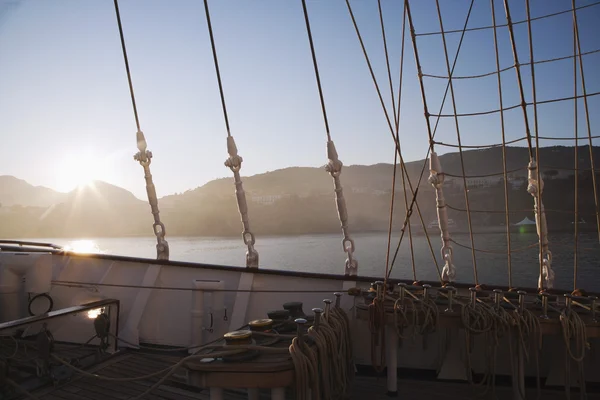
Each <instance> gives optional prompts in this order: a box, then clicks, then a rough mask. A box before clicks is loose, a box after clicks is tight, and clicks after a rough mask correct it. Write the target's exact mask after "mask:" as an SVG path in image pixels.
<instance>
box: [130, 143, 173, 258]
mask: <svg viewBox="0 0 600 400" xmlns="http://www.w3.org/2000/svg"><path fill="white" fill-rule="evenodd" d="M136 138H137V147H138V150H139V151H138V152H137V153H136V154H135V155H134V156H133V159H134V160H135V161H137V162H139V163H140V165H141V166H142V167H143V168H144V179H146V193H147V194H148V203H150V209H151V211H152V215H153V216H154V224H153V225H152V229H153V230H154V235H156V242H157V243H156V258H157V259H159V260H168V259H169V243H168V242H167V241H166V239H165V235H166V230H165V225H164V224H163V223H162V222H161V220H160V211H159V210H158V197H157V196H156V187H155V186H154V181H153V179H152V174H151V173H150V163H151V162H152V152H151V151H150V150H147V148H148V145H147V144H146V138H145V137H144V133H143V132H142V131H137V133H136Z"/></svg>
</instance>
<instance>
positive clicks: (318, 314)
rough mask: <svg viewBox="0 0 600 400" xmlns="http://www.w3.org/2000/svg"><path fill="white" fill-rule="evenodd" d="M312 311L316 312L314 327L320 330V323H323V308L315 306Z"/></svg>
mask: <svg viewBox="0 0 600 400" xmlns="http://www.w3.org/2000/svg"><path fill="white" fill-rule="evenodd" d="M312 312H313V313H315V323H314V325H313V327H314V328H315V331H317V332H318V331H319V325H320V323H321V313H322V312H323V309H322V308H313V309H312Z"/></svg>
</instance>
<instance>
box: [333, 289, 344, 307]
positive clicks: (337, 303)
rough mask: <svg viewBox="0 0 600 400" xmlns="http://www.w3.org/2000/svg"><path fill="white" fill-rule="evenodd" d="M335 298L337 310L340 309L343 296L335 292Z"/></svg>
mask: <svg viewBox="0 0 600 400" xmlns="http://www.w3.org/2000/svg"><path fill="white" fill-rule="evenodd" d="M334 296H335V308H340V298H341V297H342V294H341V293H340V292H335V293H334Z"/></svg>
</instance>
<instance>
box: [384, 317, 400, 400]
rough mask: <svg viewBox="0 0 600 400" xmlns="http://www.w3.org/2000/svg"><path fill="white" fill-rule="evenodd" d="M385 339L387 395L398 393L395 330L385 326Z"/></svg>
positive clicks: (396, 337)
mask: <svg viewBox="0 0 600 400" xmlns="http://www.w3.org/2000/svg"><path fill="white" fill-rule="evenodd" d="M385 341H386V347H387V355H386V359H387V390H388V395H389V396H395V395H397V394H398V335H397V334H396V330H395V329H394V328H393V327H391V326H389V325H386V326H385Z"/></svg>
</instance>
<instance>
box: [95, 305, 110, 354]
mask: <svg viewBox="0 0 600 400" xmlns="http://www.w3.org/2000/svg"><path fill="white" fill-rule="evenodd" d="M94 330H95V331H96V336H98V338H100V351H101V352H104V351H105V350H106V349H107V348H108V334H109V332H110V318H109V317H108V315H107V314H106V313H105V312H102V313H100V314H98V316H97V317H96V318H94Z"/></svg>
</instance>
